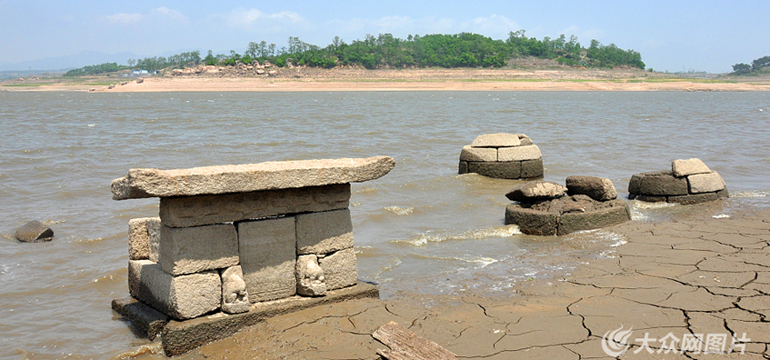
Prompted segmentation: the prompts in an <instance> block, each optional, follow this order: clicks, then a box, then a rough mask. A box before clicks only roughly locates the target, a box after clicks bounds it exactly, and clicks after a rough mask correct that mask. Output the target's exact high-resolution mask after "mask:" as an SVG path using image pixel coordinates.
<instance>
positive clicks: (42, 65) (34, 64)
mask: <svg viewBox="0 0 770 360" xmlns="http://www.w3.org/2000/svg"><path fill="white" fill-rule="evenodd" d="M140 57H141V56H140V55H137V54H134V53H131V52H120V53H116V54H107V53H103V52H98V51H81V52H79V53H77V54H74V55H67V56H57V57H48V58H43V59H37V60H29V61H22V62H18V63H8V62H0V71H11V72H13V71H16V72H26V71H29V70H30V69H31V70H32V71H36V72H41V71H50V72H57V71H61V72H64V71H67V70H69V69H75V68H79V67H83V66H87V65H93V64H103V63H108V62H116V63H118V64H125V63H126V60H128V59H130V58H133V59H136V58H140Z"/></svg>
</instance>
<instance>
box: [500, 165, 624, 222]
mask: <svg viewBox="0 0 770 360" xmlns="http://www.w3.org/2000/svg"><path fill="white" fill-rule="evenodd" d="M505 196H506V197H507V198H508V199H510V200H512V201H516V202H517V203H514V204H510V205H508V206H507V207H506V208H505V224H506V225H510V224H515V225H518V226H519V228H520V229H521V232H523V233H525V234H528V235H566V234H569V233H572V232H575V231H581V230H592V229H599V228H603V227H607V226H612V225H616V224H620V223H623V222H626V221H628V220H631V211H630V209H629V207H628V204H627V203H626V202H625V201H623V200H620V199H617V196H618V193H617V191H616V190H615V186H614V185H613V184H612V181H610V179H607V178H601V177H593V176H570V177H568V178H567V186H562V185H560V184H556V183H553V182H547V181H534V182H528V183H525V184H522V185H519V186H517V187H515V188H513V190H511V191H510V192H508V194H506V195H505Z"/></svg>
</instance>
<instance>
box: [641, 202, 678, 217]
mask: <svg viewBox="0 0 770 360" xmlns="http://www.w3.org/2000/svg"><path fill="white" fill-rule="evenodd" d="M674 206H679V204H676V203H669V202H665V201H660V202H647V201H639V200H632V201H631V220H633V221H648V220H650V219H652V216H651V214H648V213H645V212H644V211H643V210H658V209H665V208H670V207H674Z"/></svg>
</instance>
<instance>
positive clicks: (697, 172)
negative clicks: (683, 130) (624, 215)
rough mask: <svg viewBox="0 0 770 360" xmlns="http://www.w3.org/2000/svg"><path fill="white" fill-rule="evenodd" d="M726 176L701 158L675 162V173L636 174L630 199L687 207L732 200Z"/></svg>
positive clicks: (632, 178) (633, 177) (672, 168)
mask: <svg viewBox="0 0 770 360" xmlns="http://www.w3.org/2000/svg"><path fill="white" fill-rule="evenodd" d="M729 196H730V195H729V193H728V192H727V187H726V185H725V181H724V180H723V179H722V176H720V175H719V173H717V172H716V171H711V169H709V167H708V166H706V164H705V163H703V161H701V160H700V159H696V158H692V159H687V160H674V161H673V162H672V163H671V170H670V171H668V170H663V171H656V172H648V173H640V174H634V175H633V176H632V177H631V181H629V182H628V198H629V199H632V200H634V199H636V200H640V201H647V202H671V203H678V204H683V205H691V204H697V203H702V202H707V201H715V200H718V199H722V198H727V197H729Z"/></svg>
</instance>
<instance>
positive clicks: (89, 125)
mask: <svg viewBox="0 0 770 360" xmlns="http://www.w3.org/2000/svg"><path fill="white" fill-rule="evenodd" d="M87 126H88V127H94V126H96V124H88V125H87Z"/></svg>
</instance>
